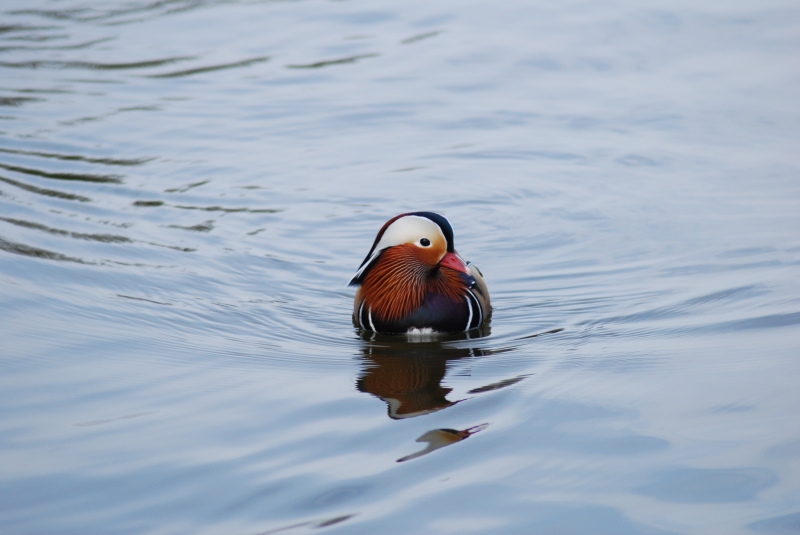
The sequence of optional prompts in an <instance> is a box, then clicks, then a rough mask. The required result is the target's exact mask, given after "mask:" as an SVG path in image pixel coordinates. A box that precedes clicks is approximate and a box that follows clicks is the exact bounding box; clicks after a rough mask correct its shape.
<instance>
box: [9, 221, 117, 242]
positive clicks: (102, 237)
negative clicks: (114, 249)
mask: <svg viewBox="0 0 800 535" xmlns="http://www.w3.org/2000/svg"><path fill="white" fill-rule="evenodd" d="M0 221H5V222H6V223H11V224H12V225H17V226H18V227H25V228H30V229H34V230H41V231H43V232H47V233H49V234H55V235H58V236H69V237H71V238H76V239H79V240H89V241H99V242H103V243H131V242H133V240H131V239H130V238H127V237H125V236H115V235H113V234H84V233H82V232H71V231H68V230H61V229H57V228H51V227H48V226H46V225H42V224H41V223H34V222H32V221H24V220H21V219H11V218H8V217H0Z"/></svg>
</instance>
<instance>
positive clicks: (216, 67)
mask: <svg viewBox="0 0 800 535" xmlns="http://www.w3.org/2000/svg"><path fill="white" fill-rule="evenodd" d="M269 59H270V58H269V56H261V57H257V58H252V59H246V60H244V61H237V62H235V63H222V64H220V65H209V66H207V67H197V68H196V69H186V70H184V71H176V72H167V73H164V74H151V75H148V78H179V77H183V76H191V75H193V74H202V73H205V72H213V71H222V70H225V69H235V68H237V67H247V66H248V65H254V64H256V63H263V62H265V61H269Z"/></svg>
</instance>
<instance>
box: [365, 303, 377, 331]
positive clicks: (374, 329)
mask: <svg viewBox="0 0 800 535" xmlns="http://www.w3.org/2000/svg"><path fill="white" fill-rule="evenodd" d="M367 318H368V319H369V326H370V327H372V332H378V329H376V328H375V324H374V323H372V309H371V308H370V309H369V310H367Z"/></svg>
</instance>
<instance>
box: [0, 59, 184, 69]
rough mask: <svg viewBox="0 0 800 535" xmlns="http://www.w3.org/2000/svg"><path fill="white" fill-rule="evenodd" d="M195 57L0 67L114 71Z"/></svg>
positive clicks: (6, 64) (5, 64)
mask: <svg viewBox="0 0 800 535" xmlns="http://www.w3.org/2000/svg"><path fill="white" fill-rule="evenodd" d="M192 59H195V57H194V56H180V57H175V58H164V59H154V60H148V61H134V62H130V63H94V62H89V61H54V60H35V61H21V62H16V63H15V62H8V61H0V67H9V68H12V69H39V68H43V67H44V68H51V69H89V70H95V71H116V70H131V69H148V68H152V67H161V66H162V65H169V64H172V63H177V62H179V61H188V60H192Z"/></svg>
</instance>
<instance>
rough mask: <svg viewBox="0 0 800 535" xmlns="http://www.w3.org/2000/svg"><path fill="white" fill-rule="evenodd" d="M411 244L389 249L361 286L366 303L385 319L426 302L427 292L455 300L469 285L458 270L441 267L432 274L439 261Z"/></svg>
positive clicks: (394, 317)
mask: <svg viewBox="0 0 800 535" xmlns="http://www.w3.org/2000/svg"><path fill="white" fill-rule="evenodd" d="M424 253H425V251H420V249H419V248H418V247H416V246H415V245H411V244H406V245H399V246H396V247H391V248H389V249H386V250H384V251H383V253H382V254H381V257H380V258H379V259H378V261H377V263H376V264H375V266H373V267H372V269H371V270H370V271H369V273H368V274H367V276H366V277H365V278H364V283H363V284H362V286H361V291H362V295H363V296H364V302H365V304H366V306H367V307H368V308H369V309H370V310H371V311H372V313H373V314H375V315H376V316H377V317H378V318H380V319H381V320H383V321H397V320H400V319H402V318H404V317H406V316H408V315H409V314H411V313H412V312H413V311H414V310H416V309H417V308H419V307H420V306H421V305H422V302H423V301H424V300H425V294H426V293H427V292H433V293H439V294H442V295H445V296H447V297H449V298H450V299H452V300H454V301H458V300H461V299H464V295H465V293H466V287H465V286H464V282H463V281H462V279H461V277H460V275H459V274H458V272H457V271H454V270H452V269H449V268H440V269H438V270H436V271H435V272H434V273H433V274H432V275H430V276H429V273H430V269H431V267H433V266H435V261H434V262H433V263H429V262H427V261H426V260H428V259H427V258H424V256H427V255H424Z"/></svg>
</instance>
